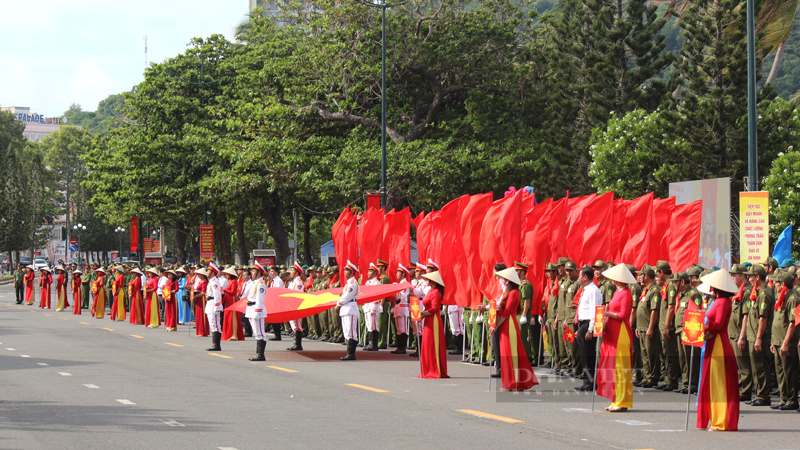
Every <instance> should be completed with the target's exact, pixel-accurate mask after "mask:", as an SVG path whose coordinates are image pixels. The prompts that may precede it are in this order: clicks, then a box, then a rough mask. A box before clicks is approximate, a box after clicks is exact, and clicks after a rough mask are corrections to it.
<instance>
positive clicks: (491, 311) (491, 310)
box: [489, 300, 497, 328]
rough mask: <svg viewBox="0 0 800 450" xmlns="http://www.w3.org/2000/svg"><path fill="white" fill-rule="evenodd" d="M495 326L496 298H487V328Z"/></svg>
mask: <svg viewBox="0 0 800 450" xmlns="http://www.w3.org/2000/svg"><path fill="white" fill-rule="evenodd" d="M496 326H497V300H489V328H494V327H496Z"/></svg>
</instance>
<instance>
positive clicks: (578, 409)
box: [561, 408, 592, 413]
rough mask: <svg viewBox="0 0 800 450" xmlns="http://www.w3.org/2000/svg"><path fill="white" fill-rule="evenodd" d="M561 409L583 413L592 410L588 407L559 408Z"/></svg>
mask: <svg viewBox="0 0 800 450" xmlns="http://www.w3.org/2000/svg"><path fill="white" fill-rule="evenodd" d="M561 409H562V410H564V411H566V412H585V413H588V412H592V410H591V409H589V408H561Z"/></svg>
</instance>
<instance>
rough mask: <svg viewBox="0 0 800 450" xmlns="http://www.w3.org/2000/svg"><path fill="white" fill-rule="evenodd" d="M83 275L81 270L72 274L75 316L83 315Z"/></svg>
mask: <svg viewBox="0 0 800 450" xmlns="http://www.w3.org/2000/svg"><path fill="white" fill-rule="evenodd" d="M81 275H83V273H81V271H80V270H77V269H76V270H75V271H74V272H72V314H73V315H80V314H81V302H82V299H81V294H82V292H81Z"/></svg>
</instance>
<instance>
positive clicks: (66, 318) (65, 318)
mask: <svg viewBox="0 0 800 450" xmlns="http://www.w3.org/2000/svg"><path fill="white" fill-rule="evenodd" d="M60 319H61V320H69V317H60Z"/></svg>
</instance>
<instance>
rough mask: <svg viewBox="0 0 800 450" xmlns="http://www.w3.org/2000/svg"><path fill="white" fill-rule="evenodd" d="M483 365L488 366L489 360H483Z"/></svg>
mask: <svg viewBox="0 0 800 450" xmlns="http://www.w3.org/2000/svg"><path fill="white" fill-rule="evenodd" d="M481 365H482V366H484V367H486V366H488V365H489V361H484V362H482V363H481Z"/></svg>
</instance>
